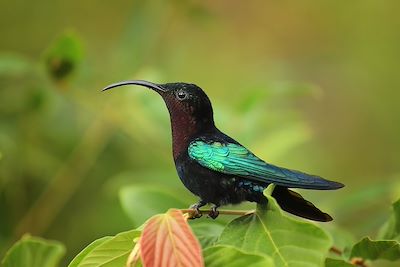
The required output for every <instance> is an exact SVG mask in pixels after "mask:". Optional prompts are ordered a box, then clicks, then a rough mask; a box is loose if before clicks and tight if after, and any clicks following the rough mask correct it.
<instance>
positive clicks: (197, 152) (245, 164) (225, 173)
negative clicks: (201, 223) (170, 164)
mask: <svg viewBox="0 0 400 267" xmlns="http://www.w3.org/2000/svg"><path fill="white" fill-rule="evenodd" d="M123 85H140V86H145V87H147V88H149V89H152V90H154V91H155V92H157V93H158V94H159V95H160V96H161V97H162V98H163V100H164V102H165V104H166V106H167V108H168V111H169V114H170V119H171V128H172V145H173V157H174V161H175V166H176V170H177V172H178V175H179V177H180V179H181V181H182V183H183V184H184V185H185V186H186V188H187V189H189V190H190V191H191V192H192V193H193V194H195V195H196V196H198V197H199V198H200V200H199V201H198V202H197V203H196V204H194V205H192V206H191V208H193V209H194V210H195V211H196V213H195V216H201V213H200V211H199V208H200V207H202V206H204V205H206V204H211V205H212V208H211V212H210V213H209V216H210V217H212V218H216V217H217V216H218V214H219V212H218V210H217V208H218V207H219V206H221V205H226V204H237V203H240V202H242V201H246V200H247V201H252V202H258V203H263V202H265V201H266V198H265V196H263V190H264V189H265V188H266V187H267V186H268V185H269V184H271V183H273V184H275V185H276V187H275V189H274V191H273V193H272V196H273V197H274V198H275V199H276V200H277V202H278V203H279V205H280V207H281V208H282V209H283V210H285V211H287V212H289V213H292V214H295V215H297V216H300V217H304V218H307V219H310V220H315V221H331V220H332V217H331V216H329V215H328V214H326V213H324V212H322V211H321V210H319V209H318V208H316V207H315V206H314V205H313V204H312V203H311V202H309V201H307V200H305V199H304V198H303V197H302V196H301V195H300V194H298V193H296V192H294V191H292V190H289V189H288V188H302V189H317V190H332V189H339V188H341V187H343V186H344V185H343V184H341V183H338V182H334V181H329V180H325V179H323V178H321V177H319V176H315V175H309V174H306V173H303V172H299V171H295V170H290V169H286V168H281V167H278V166H274V165H272V164H269V163H266V162H265V161H264V160H262V159H260V158H258V157H257V156H255V155H254V154H253V153H252V152H251V151H250V150H248V149H247V148H246V147H244V146H243V145H241V144H240V143H239V142H237V141H236V140H234V139H232V138H231V137H229V136H228V135H226V134H224V133H223V132H221V131H220V130H218V129H217V127H216V126H215V124H214V118H213V109H212V106H211V102H210V100H209V98H208V97H207V95H206V94H205V93H204V91H203V90H202V89H201V88H200V87H198V86H197V85H195V84H189V83H166V84H155V83H151V82H148V81H142V80H133V81H123V82H119V83H115V84H111V85H109V86H107V87H106V88H104V89H103V91H105V90H109V89H111V88H115V87H119V86H123Z"/></svg>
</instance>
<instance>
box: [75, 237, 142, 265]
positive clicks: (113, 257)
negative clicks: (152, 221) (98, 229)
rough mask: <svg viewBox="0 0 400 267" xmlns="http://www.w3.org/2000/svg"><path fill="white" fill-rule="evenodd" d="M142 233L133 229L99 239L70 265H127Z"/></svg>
mask: <svg viewBox="0 0 400 267" xmlns="http://www.w3.org/2000/svg"><path fill="white" fill-rule="evenodd" d="M140 233H141V232H140V231H139V230H131V231H127V232H123V233H119V234H117V235H116V236H114V237H103V238H101V239H98V240H96V241H94V242H93V243H91V244H90V245H89V246H88V247H86V248H85V249H84V250H83V251H82V252H81V253H79V254H78V256H76V257H75V259H74V260H73V261H72V262H71V263H70V264H69V265H68V267H83V266H84V267H98V266H102V267H120V266H125V263H126V261H127V259H128V256H129V253H130V252H131V251H132V249H133V247H134V245H135V242H136V238H138V237H139V236H140Z"/></svg>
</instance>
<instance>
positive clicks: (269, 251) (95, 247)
mask: <svg viewBox="0 0 400 267" xmlns="http://www.w3.org/2000/svg"><path fill="white" fill-rule="evenodd" d="M272 190H273V186H272V185H271V186H269V187H268V188H267V189H266V190H265V191H264V195H265V196H266V197H267V198H268V203H267V204H266V205H259V206H258V207H257V209H256V210H255V211H254V212H253V213H251V214H247V215H243V216H241V217H239V218H236V219H234V220H232V221H231V222H229V223H228V224H227V225H226V226H225V227H224V229H223V230H222V233H221V232H220V231H219V230H218V227H217V230H213V229H212V228H213V227H216V225H213V224H208V231H207V232H208V238H212V239H213V240H214V241H213V242H209V243H207V245H206V246H203V248H201V247H200V243H199V241H198V240H197V238H196V237H201V236H202V234H200V235H198V234H197V235H198V236H196V235H195V234H194V232H193V231H192V230H191V229H190V225H189V223H188V222H187V219H188V217H189V214H186V215H183V214H182V212H181V211H180V210H176V209H170V210H169V211H167V212H166V213H164V214H156V215H154V216H152V217H151V218H150V219H149V220H147V221H146V222H145V223H144V225H143V226H141V227H139V228H137V229H135V230H131V231H128V232H123V233H120V234H117V235H116V236H114V237H103V238H100V239H98V240H96V241H94V242H93V243H91V244H90V245H88V246H87V247H86V248H85V249H83V250H82V251H81V252H80V253H79V254H78V255H77V256H76V257H75V258H74V259H73V260H72V262H71V263H70V264H69V267H83V266H84V267H95V266H109V267H114V266H115V267H117V266H123V265H124V264H126V265H127V266H140V265H142V264H143V265H144V266H161V265H162V266H177V265H179V266H204V264H205V266H212V267H219V266H233V267H234V266H243V265H248V266H253V267H256V266H271V267H279V266H324V265H325V266H328V267H346V266H353V264H354V265H358V266H366V265H365V262H366V261H376V260H390V261H398V262H400V243H399V241H398V240H383V239H382V240H371V239H370V238H368V237H366V238H363V239H362V240H361V241H359V242H357V243H355V244H352V245H351V246H349V247H345V248H344V249H343V250H338V249H337V248H336V244H334V243H333V239H332V237H331V234H330V233H328V232H326V231H325V230H323V229H322V228H320V227H319V226H317V225H316V224H314V223H310V222H306V221H304V220H301V219H294V218H292V217H289V216H288V215H286V214H285V213H283V211H282V210H281V209H280V208H279V206H278V204H277V202H276V201H275V199H274V198H273V197H272V196H271V192H272ZM141 193H144V191H142V192H141ZM398 203H399V201H397V202H396V203H394V204H393V214H392V216H391V219H390V220H389V222H391V223H397V220H394V222H393V220H392V218H393V217H394V218H398V216H399V213H398V212H399V210H398ZM221 213H222V214H224V211H221ZM221 216H223V215H221ZM194 226H196V225H194ZM219 227H221V226H219ZM386 231H387V232H386V233H383V235H388V234H389V233H390V234H395V235H397V234H398V233H397V232H396V233H394V232H393V229H392V228H390V227H389V228H388V229H387V230H386ZM38 247H39V248H38ZM329 251H331V254H330V253H329ZM332 253H336V258H330V257H332V256H334V255H333V254H332ZM62 254H63V247H62V246H61V245H60V244H58V243H54V242H51V241H44V240H42V239H32V238H30V237H25V238H23V239H22V240H21V241H19V242H18V243H16V245H14V246H13V247H12V248H11V249H10V251H9V252H8V253H7V255H6V257H5V259H4V260H3V265H4V266H25V265H23V264H28V263H26V262H25V263H21V260H26V261H28V262H29V261H30V260H32V259H36V260H38V262H40V264H42V265H34V264H33V263H30V264H29V265H30V266H48V267H52V266H56V264H57V262H58V260H59V259H60V257H61V256H62ZM27 255H30V256H27ZM203 257H204V259H203ZM203 261H204V262H203ZM36 264H38V263H36Z"/></svg>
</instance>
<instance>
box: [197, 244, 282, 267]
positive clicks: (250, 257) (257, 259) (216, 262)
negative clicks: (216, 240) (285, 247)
mask: <svg viewBox="0 0 400 267" xmlns="http://www.w3.org/2000/svg"><path fill="white" fill-rule="evenodd" d="M203 254H204V260H205V264H206V266H207V267H225V266H229V267H242V266H247V267H273V266H275V265H274V262H273V260H272V259H271V258H270V257H268V256H262V255H256V254H250V253H245V252H243V251H241V250H239V249H237V248H235V247H232V246H222V245H219V246H215V247H209V248H207V249H205V250H204V253H203Z"/></svg>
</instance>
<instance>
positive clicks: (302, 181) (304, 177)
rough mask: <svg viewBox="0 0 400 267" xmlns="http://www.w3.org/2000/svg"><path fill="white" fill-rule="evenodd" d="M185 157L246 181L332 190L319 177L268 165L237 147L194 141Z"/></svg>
mask: <svg viewBox="0 0 400 267" xmlns="http://www.w3.org/2000/svg"><path fill="white" fill-rule="evenodd" d="M188 153H189V156H190V158H192V159H193V160H195V161H197V162H198V163H199V164H200V165H201V166H203V167H206V168H208V169H211V170H214V171H217V172H221V173H226V174H231V175H237V176H241V177H244V178H247V179H249V180H254V181H259V182H264V183H265V182H267V183H275V184H277V185H282V186H286V187H299V188H315V189H327V188H329V187H330V186H332V185H331V184H330V183H329V181H327V180H324V179H322V178H320V177H318V176H314V175H308V174H305V173H302V172H298V171H293V170H289V169H285V168H280V167H277V166H274V165H271V164H268V163H266V162H265V161H263V160H261V159H259V158H258V157H256V156H255V155H254V154H253V153H251V152H250V151H249V150H247V149H246V148H245V147H243V146H241V145H239V144H233V143H220V142H204V141H202V140H196V141H193V142H192V143H191V144H190V145H189V148H188Z"/></svg>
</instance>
